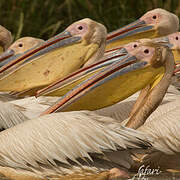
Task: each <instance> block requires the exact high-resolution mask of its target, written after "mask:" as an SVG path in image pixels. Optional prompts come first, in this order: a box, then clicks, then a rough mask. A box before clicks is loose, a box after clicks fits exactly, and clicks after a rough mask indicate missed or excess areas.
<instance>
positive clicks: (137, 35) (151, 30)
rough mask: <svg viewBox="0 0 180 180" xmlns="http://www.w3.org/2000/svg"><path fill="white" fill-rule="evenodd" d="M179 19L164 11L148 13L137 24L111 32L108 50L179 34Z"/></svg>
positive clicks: (156, 10)
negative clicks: (142, 39) (148, 39)
mask: <svg viewBox="0 0 180 180" xmlns="http://www.w3.org/2000/svg"><path fill="white" fill-rule="evenodd" d="M178 29H179V19H178V17H177V16H176V15H175V14H172V13H170V12H168V11H166V10H164V9H159V8H158V9H154V10H151V11H148V12H147V13H146V14H144V15H143V16H142V17H141V18H140V19H138V20H136V21H135V22H133V23H131V24H129V25H127V26H125V27H123V28H120V29H118V30H116V31H114V32H111V33H109V34H108V36H107V46H106V49H112V48H114V47H117V46H120V45H123V44H127V43H129V42H131V41H135V40H137V39H141V38H155V37H160V36H166V35H168V34H171V33H174V32H177V31H178Z"/></svg>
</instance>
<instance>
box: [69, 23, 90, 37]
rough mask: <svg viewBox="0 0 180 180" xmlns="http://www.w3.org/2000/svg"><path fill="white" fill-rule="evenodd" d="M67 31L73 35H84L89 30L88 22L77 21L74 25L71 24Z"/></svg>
mask: <svg viewBox="0 0 180 180" xmlns="http://www.w3.org/2000/svg"><path fill="white" fill-rule="evenodd" d="M66 31H69V32H70V33H71V35H73V36H74V35H78V36H84V35H85V34H86V33H87V32H88V31H89V27H88V24H87V23H85V22H77V23H74V24H72V25H70V26H69V27H68V28H67V29H66Z"/></svg>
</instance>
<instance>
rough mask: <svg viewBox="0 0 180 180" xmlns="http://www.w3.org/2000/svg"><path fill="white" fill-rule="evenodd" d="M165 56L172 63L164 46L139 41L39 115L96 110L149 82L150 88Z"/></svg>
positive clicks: (162, 67)
mask: <svg viewBox="0 0 180 180" xmlns="http://www.w3.org/2000/svg"><path fill="white" fill-rule="evenodd" d="M167 59H171V60H172V61H171V64H172V63H174V62H173V61H174V60H173V56H172V53H171V51H170V50H169V47H168V46H165V45H161V44H158V43H153V42H145V43H142V44H141V45H139V47H137V48H135V49H133V50H129V54H127V55H126V56H123V57H121V58H120V59H119V61H115V62H114V63H113V64H110V65H109V66H106V68H103V69H101V70H100V71H98V72H97V73H96V74H93V75H92V76H91V77H90V78H87V79H86V80H85V81H83V82H81V84H79V85H77V86H76V87H74V88H73V89H72V90H71V91H69V92H68V93H66V94H65V95H64V96H63V97H62V98H61V99H60V100H59V101H58V102H57V103H56V104H55V105H54V106H52V107H51V108H49V109H48V110H47V111H45V112H44V113H42V114H43V115H44V114H48V113H52V112H55V111H59V110H61V111H62V110H63V111H71V110H83V109H88V110H96V109H100V108H103V107H106V106H110V105H112V104H115V103H117V102H119V101H121V100H123V99H125V98H127V97H129V96H130V95H132V94H134V93H135V92H137V91H139V90H141V89H143V88H144V87H146V86H147V85H149V84H150V85H151V87H152V88H153V87H154V86H156V85H157V84H158V83H159V81H160V80H161V78H162V77H163V75H164V72H165V71H166V68H165V64H166V60H167ZM173 65H174V64H173ZM170 67H172V66H170ZM172 68H174V66H173V67H172ZM172 72H173V70H172Z"/></svg>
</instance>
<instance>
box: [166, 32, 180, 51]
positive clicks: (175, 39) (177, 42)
mask: <svg viewBox="0 0 180 180" xmlns="http://www.w3.org/2000/svg"><path fill="white" fill-rule="evenodd" d="M168 39H169V42H170V44H173V47H172V49H177V50H180V32H176V33H173V34H170V35H169V36H168Z"/></svg>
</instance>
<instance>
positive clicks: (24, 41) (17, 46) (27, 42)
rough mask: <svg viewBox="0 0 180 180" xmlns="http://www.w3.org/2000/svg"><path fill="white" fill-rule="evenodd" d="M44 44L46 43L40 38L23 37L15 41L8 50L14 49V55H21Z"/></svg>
mask: <svg viewBox="0 0 180 180" xmlns="http://www.w3.org/2000/svg"><path fill="white" fill-rule="evenodd" d="M42 42H44V40H42V39H39V38H33V37H23V38H20V39H18V40H17V41H15V42H14V43H13V44H12V45H11V46H10V47H9V48H8V49H12V50H13V51H14V54H21V53H23V52H25V51H27V50H28V49H31V48H32V47H35V46H37V45H39V44H40V43H42Z"/></svg>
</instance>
